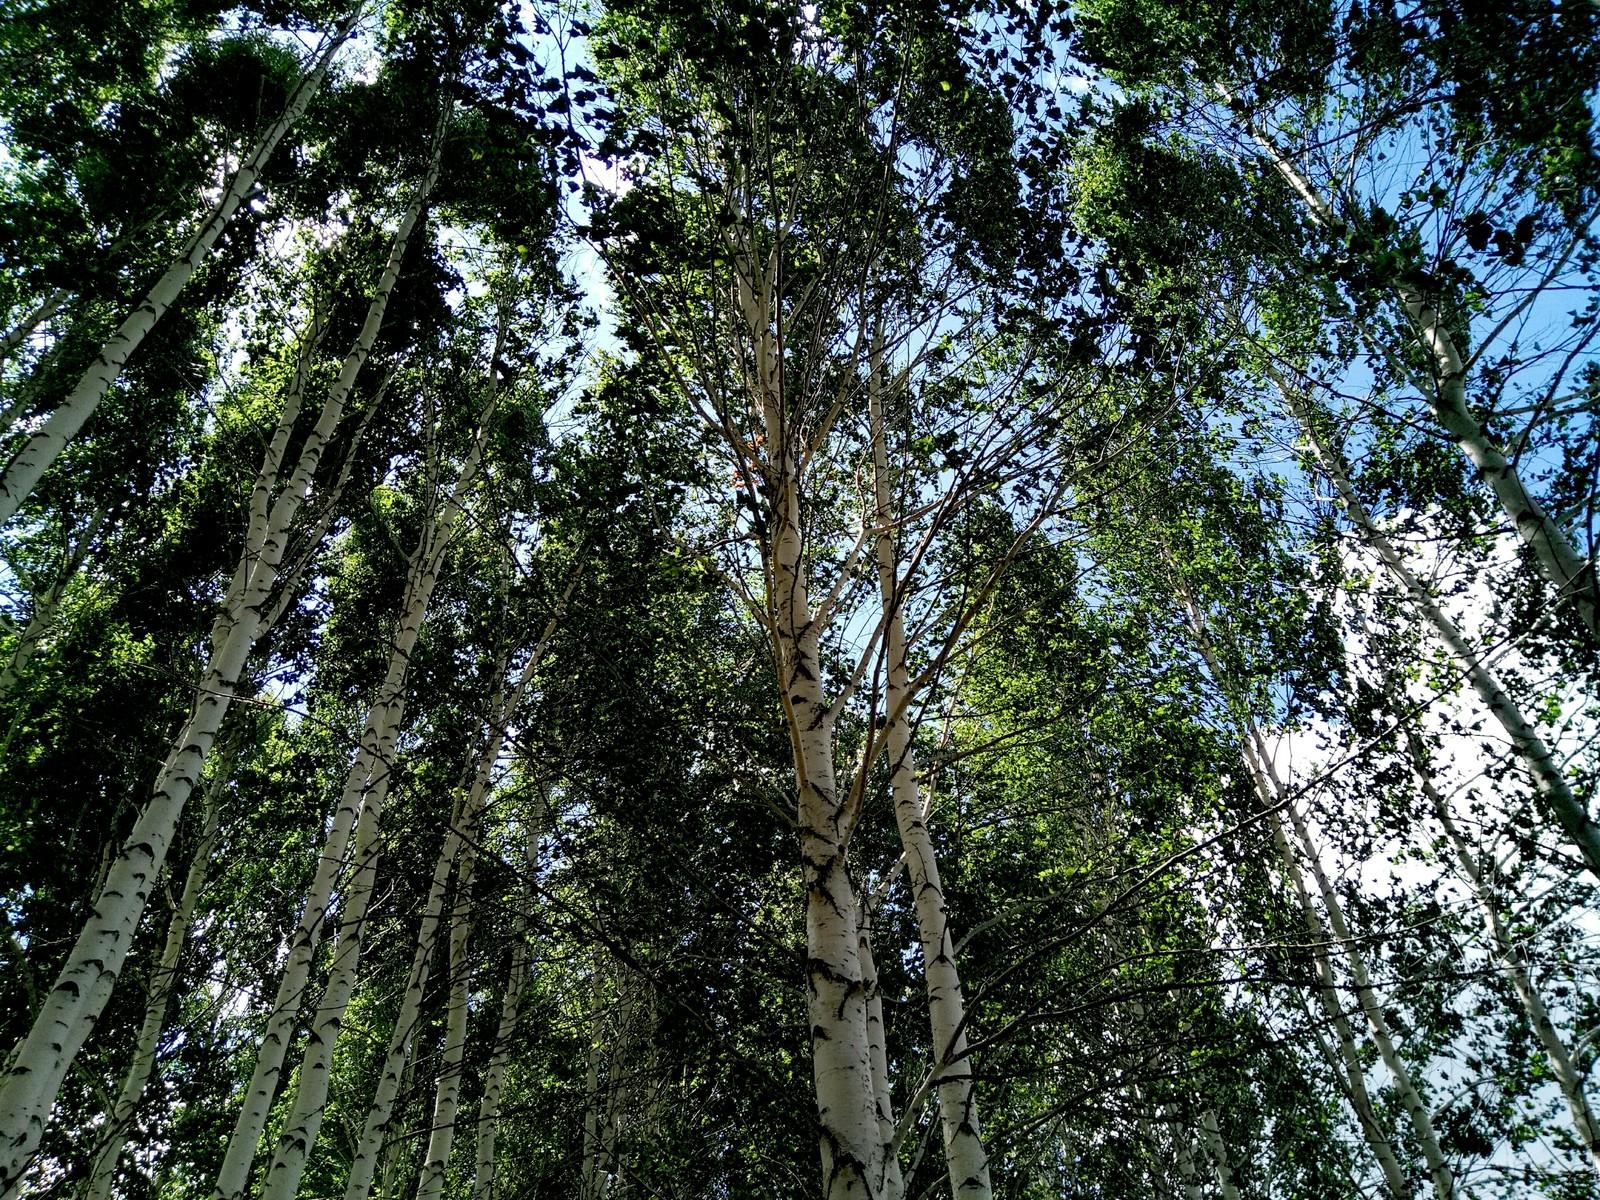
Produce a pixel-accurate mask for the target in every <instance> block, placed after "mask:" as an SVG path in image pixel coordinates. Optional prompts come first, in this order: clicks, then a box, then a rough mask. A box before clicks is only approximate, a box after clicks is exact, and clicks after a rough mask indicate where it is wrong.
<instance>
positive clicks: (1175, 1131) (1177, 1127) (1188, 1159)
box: [1172, 1113, 1205, 1200]
mask: <svg viewBox="0 0 1600 1200" xmlns="http://www.w3.org/2000/svg"><path fill="white" fill-rule="evenodd" d="M1172 1115H1173V1118H1174V1120H1173V1125H1172V1145H1173V1149H1174V1150H1175V1151H1176V1155H1177V1159H1178V1177H1179V1178H1180V1179H1182V1180H1183V1194H1184V1197H1185V1200H1203V1198H1204V1196H1205V1189H1204V1188H1202V1187H1201V1186H1200V1173H1199V1172H1198V1171H1196V1170H1195V1166H1194V1146H1193V1144H1192V1143H1191V1142H1190V1141H1189V1131H1188V1130H1187V1129H1186V1128H1184V1127H1183V1125H1182V1123H1181V1122H1180V1121H1178V1120H1177V1117H1178V1114H1177V1113H1173V1114H1172Z"/></svg>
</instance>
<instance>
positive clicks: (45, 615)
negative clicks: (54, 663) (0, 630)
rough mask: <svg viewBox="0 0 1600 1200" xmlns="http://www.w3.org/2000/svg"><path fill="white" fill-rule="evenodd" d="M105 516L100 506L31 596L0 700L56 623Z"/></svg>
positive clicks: (0, 683)
mask: <svg viewBox="0 0 1600 1200" xmlns="http://www.w3.org/2000/svg"><path fill="white" fill-rule="evenodd" d="M105 519H106V512H105V509H100V510H99V511H97V512H96V513H95V514H94V516H93V517H92V518H90V520H89V525H88V527H87V528H86V529H85V530H84V531H83V532H82V533H81V534H79V535H78V539H77V541H76V543H74V545H73V547H72V549H71V551H70V552H69V553H68V554H67V555H66V559H65V561H64V562H63V563H62V564H61V567H60V569H59V570H58V571H57V572H56V577H55V578H54V579H53V580H51V581H50V586H49V587H48V588H46V589H45V590H44V591H43V592H42V593H41V594H39V595H38V596H36V597H34V601H33V611H32V612H31V613H30V614H29V615H28V623H27V624H26V625H24V626H23V628H22V633H21V634H20V635H19V636H18V637H17V644H16V645H15V646H14V647H12V650H11V657H10V658H8V659H7V660H6V666H5V670H4V671H0V700H4V699H5V698H6V697H7V696H9V695H11V693H12V692H14V691H15V690H16V688H17V684H18V683H19V682H21V679H22V673H23V672H24V671H25V670H27V668H28V663H29V661H30V660H31V659H32V658H33V655H34V652H35V651H36V650H38V648H39V643H40V642H41V641H43V640H44V635H45V634H46V633H47V632H49V630H50V627H51V626H52V625H54V624H55V619H56V613H57V612H58V611H60V608H61V601H62V598H63V597H65V596H66V594H67V588H68V586H69V585H70V584H71V583H72V580H73V577H74V576H75V575H77V573H78V571H79V569H80V568H81V567H82V566H83V560H84V559H85V558H86V557H88V554H89V548H90V546H92V545H93V544H94V539H95V536H96V535H97V534H98V533H99V532H100V527H101V526H102V525H103V524H105Z"/></svg>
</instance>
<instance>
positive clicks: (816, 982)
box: [737, 254, 898, 1200]
mask: <svg viewBox="0 0 1600 1200" xmlns="http://www.w3.org/2000/svg"><path fill="white" fill-rule="evenodd" d="M775 275H776V272H775V270H772V269H767V270H763V269H762V268H761V267H760V266H759V265H758V264H757V263H756V262H755V261H754V256H753V255H749V254H746V255H744V256H743V262H742V264H741V270H740V272H739V280H738V284H737V288H738V302H739V307H740V310H741V315H742V317H743V320H744V325H745V329H746V331H747V333H748V334H749V336H750V338H751V342H752V346H753V359H754V375H755V379H754V384H755V388H756V391H757V394H758V401H757V402H758V403H759V405H760V411H761V417H762V425H763V428H764V437H765V440H766V445H767V447H768V465H767V467H766V477H765V479H764V483H765V485H766V489H767V491H768V494H769V496H768V511H769V524H768V530H767V533H766V538H765V542H766V545H765V551H766V555H765V557H766V560H767V563H768V568H767V589H768V595H767V597H766V608H767V619H768V621H769V623H770V628H771V631H772V637H773V642H774V651H775V653H774V658H775V660H776V665H777V670H778V686H779V689H780V692H781V695H782V699H783V706H784V714H785V717H786V723H787V725H788V729H789V737H790V744H791V749H792V751H793V755H794V774H795V788H796V791H797V793H798V803H797V816H798V820H797V824H798V825H799V830H800V860H801V869H802V878H803V880H804V883H805V889H806V903H805V928H806V1008H807V1015H808V1020H809V1023H810V1027H811V1030H810V1032H811V1063H812V1078H813V1081H814V1083H815V1086H816V1093H817V1123H818V1126H819V1128H820V1130H821V1133H820V1137H819V1143H820V1149H821V1157H822V1185H823V1195H824V1197H825V1198H826V1200H866V1198H869V1197H870V1198H873V1200H878V1198H880V1197H883V1196H884V1195H885V1189H886V1187H887V1186H888V1185H889V1184H890V1159H891V1158H893V1159H894V1167H895V1174H898V1156H896V1155H893V1154H892V1153H891V1149H890V1147H887V1146H885V1145H884V1144H883V1142H882V1135H881V1132H880V1130H879V1126H878V1119H877V1111H876V1104H875V1091H874V1088H873V1083H872V1061H871V1060H872V1053H871V1047H870V1040H869V1037H868V1031H867V995H866V988H865V984H864V981H863V979H862V973H861V960H860V957H859V954H858V935H859V930H858V929H857V927H856V924H857V917H858V915H859V911H860V910H859V908H858V906H857V900H856V894H855V886H854V883H853V881H852V880H851V878H850V868H849V862H848V857H847V856H848V851H849V845H850V835H851V833H852V832H853V828H854V821H855V817H856V814H855V813H854V812H852V811H851V810H850V806H849V805H848V804H846V803H843V802H841V801H840V799H839V793H838V785H837V779H836V775H835V767H834V723H835V717H834V714H833V713H832V711H831V708H830V705H829V704H828V701H827V698H826V696H825V694H824V690H823V685H822V669H823V668H822V660H821V654H820V644H821V633H822V630H821V629H820V628H819V624H818V622H817V620H816V619H815V614H814V613H813V611H812V608H811V598H810V594H809V589H810V579H809V573H808V562H807V557H806V550H805V530H804V527H803V520H804V517H803V503H802V481H801V479H800V477H799V459H800V453H799V447H798V445H797V444H796V443H798V442H799V441H800V437H799V434H798V432H797V431H794V430H792V429H791V428H790V427H789V414H788V411H787V409H786V404H785V400H784V396H783V380H782V373H783V364H782V361H781V357H780V353H779V347H778V339H777V335H776V332H775V330H774V322H773V305H774V288H775Z"/></svg>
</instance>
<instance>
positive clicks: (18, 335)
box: [0, 288, 72, 433]
mask: <svg viewBox="0 0 1600 1200" xmlns="http://www.w3.org/2000/svg"><path fill="white" fill-rule="evenodd" d="M71 297H72V293H71V292H69V291H67V289H66V288H56V290H55V291H53V292H51V293H50V294H49V295H48V296H46V297H45V298H44V299H43V300H41V301H39V303H38V304H36V305H34V306H33V307H32V308H30V309H29V310H28V311H27V312H25V313H23V314H22V319H21V320H20V321H18V322H17V323H16V324H15V325H13V326H12V327H11V328H10V329H8V330H6V331H5V333H4V334H3V335H0V366H4V365H5V361H6V359H8V358H10V357H11V355H12V354H13V353H14V352H15V351H16V348H17V347H18V346H20V345H22V343H23V342H25V341H27V340H28V338H30V337H31V336H32V335H33V332H34V330H36V329H38V328H39V327H40V326H41V325H43V324H44V323H45V322H46V321H48V320H49V319H50V318H51V317H53V316H55V315H56V314H57V313H58V312H60V311H61V309H62V308H63V307H64V306H65V305H66V303H67V301H68V300H69V299H71ZM9 428H10V426H9V424H8V425H7V426H6V429H9ZM4 432H5V429H0V433H4Z"/></svg>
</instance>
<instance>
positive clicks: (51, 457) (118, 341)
mask: <svg viewBox="0 0 1600 1200" xmlns="http://www.w3.org/2000/svg"><path fill="white" fill-rule="evenodd" d="M360 17H361V9H360V7H359V6H358V7H357V8H356V10H355V11H354V12H352V13H351V14H350V15H349V16H348V17H347V18H345V20H344V22H343V24H341V25H340V26H339V28H338V30H337V31H335V33H334V34H333V36H332V37H331V38H329V39H328V43H327V45H326V46H325V47H324V48H323V50H322V53H321V54H320V55H319V56H318V57H317V61H316V64H315V65H314V66H313V67H312V69H311V70H310V71H309V72H308V73H307V74H306V75H305V77H304V78H303V79H301V81H300V84H299V86H298V87H296V88H295V90H294V93H293V94H292V95H291V96H290V97H289V102H288V104H287V105H286V106H285V108H284V110H283V114H282V115H281V116H280V117H279V118H278V119H277V120H276V121H275V122H273V124H272V125H271V126H269V127H268V129H267V131H266V133H264V134H263V135H262V137H261V140H260V141H259V142H257V143H256V145H255V148H254V149H253V150H252V151H251V152H250V154H249V156H248V157H246V158H245V160H244V162H243V163H241V164H240V165H239V169H238V170H237V171H236V172H235V173H234V176H233V179H232V180H231V181H230V182H229V184H228V188H227V190H226V191H225V192H224V193H223V194H222V198H221V199H220V200H219V201H218V202H217V205H216V207H215V208H214V209H213V210H212V212H211V214H210V216H209V217H208V218H207V219H206V221H205V223H204V224H203V225H201V226H200V228H199V229H197V230H196V231H195V232H194V234H193V235H192V236H191V237H190V238H189V239H188V241H187V242H186V243H185V244H184V247H183V250H182V251H181V253H180V254H179V256H178V259H177V261H176V262H174V263H173V264H172V265H171V266H170V267H168V268H167V270H166V272H165V273H164V274H163V275H162V276H161V278H160V279H158V280H156V282H155V284H154V285H153V286H152V287H151V288H150V290H149V291H148V292H146V293H145V294H144V297H143V298H142V299H141V300H140V301H139V303H138V304H137V305H135V307H134V309H133V311H132V312H130V313H129V314H128V315H127V316H126V317H124V318H123V321H122V324H121V325H120V326H118V328H117V331H116V333H114V334H112V335H111V339H110V340H109V341H108V342H106V343H105V345H103V346H101V347H100V351H99V353H98V354H97V355H96V357H95V361H94V363H93V364H92V365H91V366H90V367H89V369H88V370H87V371H86V372H84V375H83V378H82V379H80V380H79V381H78V383H77V386H75V387H74V388H73V389H72V391H71V392H70V393H68V395H67V398H66V399H65V400H63V401H62V402H61V406H60V407H59V408H57V409H56V410H55V411H54V412H52V413H51V414H50V416H49V417H48V418H46V420H45V422H44V424H43V425H42V426H40V428H39V429H38V431H37V432H35V433H34V434H33V436H32V437H30V438H29V439H28V440H27V442H25V443H24V444H23V446H22V448H21V449H20V450H19V451H18V452H17V454H16V456H15V457H14V458H13V459H12V460H11V461H10V462H9V463H8V464H6V467H5V469H4V470H3V471H0V522H3V521H7V520H10V519H11V517H13V516H14V515H16V511H17V509H18V508H20V507H21V506H22V503H23V501H25V500H26V499H27V498H28V497H29V495H31V494H32V492H33V489H34V487H35V486H36V485H37V484H38V482H39V479H40V477H41V476H42V475H43V474H44V473H45V471H46V470H47V469H48V468H49V466H50V464H51V463H53V462H54V461H55V460H56V457H57V456H58V455H59V454H60V453H61V451H62V450H63V449H64V448H65V447H66V445H67V443H68V442H70V441H71V440H72V439H73V438H74V437H76V436H77V434H78V431H79V430H80V429H82V428H83V425H84V422H85V421H87V420H88V419H89V417H90V416H91V415H93V413H94V410H95V409H96V408H97V407H99V404H100V401H101V400H103V399H105V395H106V392H107V391H109V390H110V388H111V385H112V384H113V383H114V382H116V379H117V377H118V376H119V375H121V374H122V368H123V367H124V366H125V365H127V362H128V359H129V357H130V356H131V355H132V354H133V352H134V351H135V350H137V349H138V348H139V345H140V343H142V342H143V341H144V339H145V336H146V335H147V334H148V333H149V332H150V331H151V330H152V329H154V328H155V326H156V323H157V322H158V321H160V320H161V318H162V316H163V315H164V314H165V313H166V311H167V309H169V308H170V307H172V304H173V302H174V301H175V300H177V298H178V295H179V293H181V292H182V291H183V289H184V287H185V286H186V285H187V284H188V282H189V280H190V279H192V278H193V277H194V274H195V272H196V271H197V270H198V269H199V268H200V265H201V263H203V262H205V260H206V258H207V257H208V256H209V255H210V253H211V249H212V247H213V246H215V245H216V243H217V239H218V238H219V237H221V236H222V231H223V229H225V228H226V227H227V224H228V222H229V221H230V220H231V219H232V217H233V214H234V213H235V212H237V211H238V209H239V206H240V205H241V204H243V203H244V201H245V200H246V198H247V197H248V196H249V195H250V193H251V191H252V190H253V189H254V188H255V185H256V180H257V179H258V178H259V177H260V175H261V172H262V170H263V169H264V168H265V167H266V165H267V161H268V160H269V159H270V158H271V157H272V154H273V151H275V150H276V149H277V148H278V143H279V142H281V141H282V140H283V138H284V135H285V134H287V133H288V132H289V130H290V129H292V128H293V127H294V125H295V123H296V122H297V121H299V120H300V118H301V117H302V116H304V115H305V111H306V108H307V107H308V106H309V105H310V103H311V101H312V99H313V98H314V97H315V96H316V94H317V92H318V91H319V90H321V88H322V84H323V81H324V80H325V79H326V78H327V75H328V69H329V68H330V67H332V66H333V59H334V56H335V55H336V54H337V53H338V51H339V48H340V47H341V46H343V45H344V43H345V42H346V41H347V40H348V39H349V37H350V35H351V34H352V33H354V32H355V27H356V23H357V21H359V20H360Z"/></svg>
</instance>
